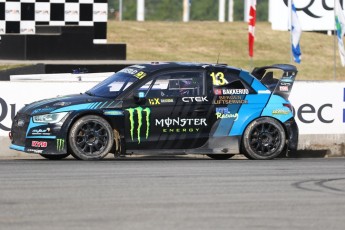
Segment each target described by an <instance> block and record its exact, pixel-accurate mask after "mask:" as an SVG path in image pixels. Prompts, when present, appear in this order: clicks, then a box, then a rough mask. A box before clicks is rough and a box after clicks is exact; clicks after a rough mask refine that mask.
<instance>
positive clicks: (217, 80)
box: [210, 72, 228, 85]
mask: <svg viewBox="0 0 345 230" xmlns="http://www.w3.org/2000/svg"><path fill="white" fill-rule="evenodd" d="M210 76H211V77H212V83H213V85H226V84H228V81H227V80H226V79H225V77H224V73H222V72H218V73H215V72H212V73H211V74H210Z"/></svg>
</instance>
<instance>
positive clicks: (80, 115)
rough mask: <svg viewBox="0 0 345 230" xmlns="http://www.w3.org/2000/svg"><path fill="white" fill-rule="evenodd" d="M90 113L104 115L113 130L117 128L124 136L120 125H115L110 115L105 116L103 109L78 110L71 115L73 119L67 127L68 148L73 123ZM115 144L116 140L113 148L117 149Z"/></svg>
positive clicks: (66, 139)
mask: <svg viewBox="0 0 345 230" xmlns="http://www.w3.org/2000/svg"><path fill="white" fill-rule="evenodd" d="M89 115H95V116H99V117H102V118H103V119H104V120H106V121H107V122H108V123H109V125H110V126H111V128H112V129H113V130H117V131H118V132H119V133H120V137H121V136H122V133H121V132H120V131H121V129H120V128H119V127H117V126H116V125H115V122H113V121H112V120H111V119H110V118H109V117H107V116H105V115H104V114H103V113H102V112H101V111H95V110H91V111H90V110H85V111H78V113H75V114H74V115H73V116H72V117H71V119H70V120H69V122H68V124H67V127H66V132H65V137H66V138H65V141H66V145H67V148H69V138H68V137H69V135H70V131H71V128H72V126H73V124H74V123H75V122H77V121H78V120H79V119H80V118H82V117H85V116H89ZM115 144H116V141H114V144H113V147H112V149H116V146H115ZM67 151H69V149H67Z"/></svg>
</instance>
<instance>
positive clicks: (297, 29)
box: [291, 0, 302, 63]
mask: <svg viewBox="0 0 345 230" xmlns="http://www.w3.org/2000/svg"><path fill="white" fill-rule="evenodd" d="M291 11H292V12H291V43H292V44H291V48H292V54H293V57H294V61H295V62H297V63H301V56H302V52H301V48H300V46H299V40H300V39H301V34H302V29H301V25H300V23H299V20H298V17H297V11H296V7H295V4H294V3H293V0H291Z"/></svg>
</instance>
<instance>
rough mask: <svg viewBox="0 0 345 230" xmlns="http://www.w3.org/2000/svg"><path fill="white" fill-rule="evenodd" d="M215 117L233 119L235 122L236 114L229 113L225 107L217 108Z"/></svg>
mask: <svg viewBox="0 0 345 230" xmlns="http://www.w3.org/2000/svg"><path fill="white" fill-rule="evenodd" d="M216 117H217V119H223V118H233V119H234V121H237V119H238V113H231V112H230V111H229V109H228V108H227V107H219V108H216Z"/></svg>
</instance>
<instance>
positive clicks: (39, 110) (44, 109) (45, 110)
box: [32, 108, 56, 114]
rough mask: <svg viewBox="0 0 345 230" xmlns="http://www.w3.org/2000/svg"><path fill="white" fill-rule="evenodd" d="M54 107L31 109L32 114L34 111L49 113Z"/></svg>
mask: <svg viewBox="0 0 345 230" xmlns="http://www.w3.org/2000/svg"><path fill="white" fill-rule="evenodd" d="M55 109H56V108H41V109H35V110H34V111H32V114H36V113H50V112H51V111H53V110H55Z"/></svg>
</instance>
